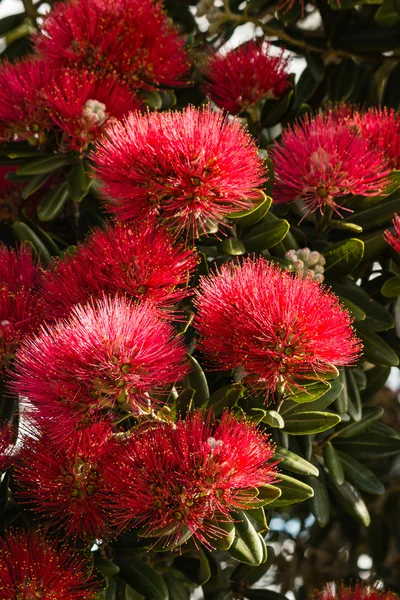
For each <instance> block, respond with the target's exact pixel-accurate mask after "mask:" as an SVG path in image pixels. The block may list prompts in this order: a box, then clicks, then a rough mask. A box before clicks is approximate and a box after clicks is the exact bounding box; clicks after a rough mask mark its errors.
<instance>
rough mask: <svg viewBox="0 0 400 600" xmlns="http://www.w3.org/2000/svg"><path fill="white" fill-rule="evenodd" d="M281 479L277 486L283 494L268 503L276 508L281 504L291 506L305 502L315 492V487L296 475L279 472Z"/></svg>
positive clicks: (269, 506) (270, 506)
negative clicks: (291, 475)
mask: <svg viewBox="0 0 400 600" xmlns="http://www.w3.org/2000/svg"><path fill="white" fill-rule="evenodd" d="M279 479H280V480H281V481H279V482H278V483H277V484H276V487H279V489H280V490H281V492H282V494H281V496H280V497H279V498H277V499H276V500H274V501H273V502H270V503H269V504H268V509H269V508H276V507H279V506H289V505H290V504H297V503H298V502H304V500H307V499H308V498H312V496H313V494H314V492H313V489H312V488H311V487H310V486H309V485H307V484H306V483H304V482H303V481H299V480H298V479H295V478H294V477H289V475H284V474H283V473H279Z"/></svg>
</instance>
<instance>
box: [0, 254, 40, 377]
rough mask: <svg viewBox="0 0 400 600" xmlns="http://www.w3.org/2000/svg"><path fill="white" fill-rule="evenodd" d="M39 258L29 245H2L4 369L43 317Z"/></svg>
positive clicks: (0, 355)
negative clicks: (13, 248)
mask: <svg viewBox="0 0 400 600" xmlns="http://www.w3.org/2000/svg"><path fill="white" fill-rule="evenodd" d="M40 280H41V271H40V264H39V261H38V260H36V259H35V258H34V257H33V254H32V251H31V249H30V248H29V247H28V246H24V245H21V247H20V248H19V249H18V250H10V249H9V248H7V247H6V246H4V245H3V244H1V245H0V371H2V370H5V369H6V367H7V366H8V364H9V361H10V360H11V359H12V358H13V356H14V353H15V350H16V347H17V346H18V344H19V343H20V342H21V340H22V339H23V337H24V336H25V335H26V334H29V333H32V332H34V331H35V330H37V329H38V327H39V325H40V322H41V321H42V318H43V310H42V309H43V302H42V298H41V296H40V294H39V292H40Z"/></svg>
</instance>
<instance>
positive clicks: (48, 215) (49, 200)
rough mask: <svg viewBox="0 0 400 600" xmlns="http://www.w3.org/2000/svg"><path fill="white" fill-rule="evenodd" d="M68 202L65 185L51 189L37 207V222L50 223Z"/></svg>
mask: <svg viewBox="0 0 400 600" xmlns="http://www.w3.org/2000/svg"><path fill="white" fill-rule="evenodd" d="M67 200H68V187H67V184H66V183H63V184H61V185H60V186H56V187H54V188H52V189H51V190H50V191H49V192H48V193H47V194H46V196H45V197H44V198H43V200H41V201H40V204H39V206H38V217H39V221H52V220H53V219H55V218H56V217H57V216H58V215H59V214H60V213H61V211H62V209H63V208H64V205H65V203H66V201H67Z"/></svg>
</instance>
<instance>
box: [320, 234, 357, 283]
mask: <svg viewBox="0 0 400 600" xmlns="http://www.w3.org/2000/svg"><path fill="white" fill-rule="evenodd" d="M363 254H364V242H362V241H361V240H358V239H356V238H351V239H348V240H345V241H343V242H339V243H337V244H335V245H333V246H331V247H330V249H329V250H328V252H325V254H324V256H325V259H326V267H325V273H326V274H327V276H329V277H330V278H332V277H335V278H336V277H343V276H344V275H348V274H349V273H351V272H352V271H353V270H354V269H355V267H356V266H357V265H358V264H359V262H360V261H361V259H362V257H363Z"/></svg>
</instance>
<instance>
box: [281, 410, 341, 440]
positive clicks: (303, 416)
mask: <svg viewBox="0 0 400 600" xmlns="http://www.w3.org/2000/svg"><path fill="white" fill-rule="evenodd" d="M338 423H340V417H339V415H335V414H333V413H328V412H323V411H305V412H301V413H292V414H290V415H287V416H286V418H285V427H284V431H285V432H286V433H288V434H290V435H308V434H309V433H321V432H322V431H326V430H327V429H330V428H331V427H334V426H335V425H337V424H338Z"/></svg>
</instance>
